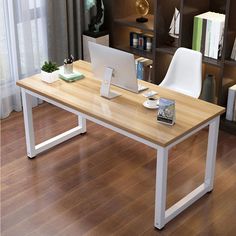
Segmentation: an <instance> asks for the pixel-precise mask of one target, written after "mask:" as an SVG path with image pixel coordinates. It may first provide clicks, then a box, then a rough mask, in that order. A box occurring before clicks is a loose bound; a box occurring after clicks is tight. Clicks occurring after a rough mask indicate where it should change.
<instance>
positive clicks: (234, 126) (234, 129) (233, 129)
mask: <svg viewBox="0 0 236 236" xmlns="http://www.w3.org/2000/svg"><path fill="white" fill-rule="evenodd" d="M220 128H221V129H222V130H224V131H226V132H228V133H231V134H234V135H236V122H235V121H229V120H226V119H225V116H223V117H221V120H220Z"/></svg>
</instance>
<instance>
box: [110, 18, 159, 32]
mask: <svg viewBox="0 0 236 236" xmlns="http://www.w3.org/2000/svg"><path fill="white" fill-rule="evenodd" d="M138 17H140V16H139V15H132V16H128V17H125V18H117V19H114V23H116V24H120V25H123V26H130V27H134V28H136V29H140V30H143V31H146V32H149V33H152V34H153V33H154V16H153V15H150V14H149V15H147V16H145V17H146V18H148V22H145V23H138V22H136V18H138Z"/></svg>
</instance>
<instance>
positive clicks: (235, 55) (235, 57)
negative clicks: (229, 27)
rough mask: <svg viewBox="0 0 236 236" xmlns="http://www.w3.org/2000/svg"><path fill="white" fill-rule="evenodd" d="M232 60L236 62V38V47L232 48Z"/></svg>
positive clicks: (235, 43)
mask: <svg viewBox="0 0 236 236" xmlns="http://www.w3.org/2000/svg"><path fill="white" fill-rule="evenodd" d="M230 58H231V59H232V60H235V61H236V38H235V40H234V46H233V48H232V53H231V57H230Z"/></svg>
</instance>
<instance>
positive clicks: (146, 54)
mask: <svg viewBox="0 0 236 236" xmlns="http://www.w3.org/2000/svg"><path fill="white" fill-rule="evenodd" d="M113 47H114V48H116V49H119V50H122V51H125V52H129V53H132V54H135V55H138V56H140V57H145V58H149V59H152V60H153V55H152V52H147V51H144V50H139V49H136V48H132V47H130V46H128V45H114V46H113Z"/></svg>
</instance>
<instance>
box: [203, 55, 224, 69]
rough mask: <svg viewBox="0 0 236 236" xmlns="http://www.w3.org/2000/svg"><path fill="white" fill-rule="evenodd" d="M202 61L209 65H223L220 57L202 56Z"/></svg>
mask: <svg viewBox="0 0 236 236" xmlns="http://www.w3.org/2000/svg"><path fill="white" fill-rule="evenodd" d="M202 61H203V63H206V64H209V65H212V66H217V67H222V66H223V63H222V61H221V59H214V58H210V57H203V58H202Z"/></svg>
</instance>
